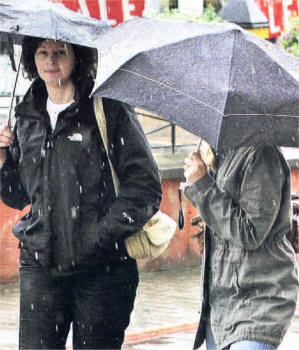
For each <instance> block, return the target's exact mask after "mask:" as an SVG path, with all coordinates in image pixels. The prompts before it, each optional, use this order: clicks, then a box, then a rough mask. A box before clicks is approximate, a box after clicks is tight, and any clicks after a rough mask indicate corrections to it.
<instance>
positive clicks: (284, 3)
mask: <svg viewBox="0 0 299 350" xmlns="http://www.w3.org/2000/svg"><path fill="white" fill-rule="evenodd" d="M254 1H255V2H256V4H257V5H258V6H259V8H260V9H261V10H262V12H263V13H264V14H265V15H266V17H267V18H268V21H269V34H270V35H269V37H270V38H276V37H277V36H279V35H280V33H281V31H282V30H283V29H284V27H285V26H286V25H287V24H288V22H289V18H290V17H291V16H294V15H295V16H297V15H298V13H299V11H298V10H299V0H254Z"/></svg>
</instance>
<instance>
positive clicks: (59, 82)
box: [58, 78, 61, 86]
mask: <svg viewBox="0 0 299 350" xmlns="http://www.w3.org/2000/svg"><path fill="white" fill-rule="evenodd" d="M58 85H59V86H61V79H60V78H59V79H58Z"/></svg>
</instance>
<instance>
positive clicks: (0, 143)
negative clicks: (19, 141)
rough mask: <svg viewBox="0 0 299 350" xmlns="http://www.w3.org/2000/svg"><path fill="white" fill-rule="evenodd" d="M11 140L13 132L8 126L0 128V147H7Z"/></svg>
mask: <svg viewBox="0 0 299 350" xmlns="http://www.w3.org/2000/svg"><path fill="white" fill-rule="evenodd" d="M12 142H13V134H12V133H11V131H10V129H9V127H8V126H5V127H4V128H3V129H1V130H0V147H9V146H10V145H11V144H12Z"/></svg>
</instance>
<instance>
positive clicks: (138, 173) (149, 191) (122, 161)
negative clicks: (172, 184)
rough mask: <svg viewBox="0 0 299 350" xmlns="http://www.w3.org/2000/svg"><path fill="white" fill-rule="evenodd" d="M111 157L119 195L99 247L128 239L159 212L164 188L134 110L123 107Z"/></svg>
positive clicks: (103, 224) (102, 226)
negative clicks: (117, 181)
mask: <svg viewBox="0 0 299 350" xmlns="http://www.w3.org/2000/svg"><path fill="white" fill-rule="evenodd" d="M117 119H118V123H117V127H116V128H115V133H114V137H113V141H112V142H110V146H109V155H110V159H111V160H113V161H112V163H113V166H114V168H115V171H116V173H117V176H118V179H119V195H118V197H117V198H115V200H114V201H113V202H112V204H111V206H110V207H109V209H108V212H107V213H106V215H105V216H104V217H102V218H101V219H100V221H99V235H100V245H101V246H105V245H106V244H109V243H112V242H117V241H118V240H122V239H126V238H127V237H129V236H130V235H132V234H133V233H135V232H137V231H138V230H139V229H140V228H142V227H143V225H144V224H145V223H146V222H147V221H148V220H149V219H150V218H151V217H152V216H153V215H154V214H155V213H156V212H157V211H158V209H159V207H160V202H161V198H162V186H161V181H160V176H159V172H158V167H157V165H156V163H155V160H154V158H153V155H152V152H151V149H150V146H149V144H148V141H147V139H146V137H145V135H144V133H143V130H142V128H141V125H140V124H139V121H138V119H137V116H136V114H135V111H134V110H133V108H131V107H130V106H128V105H126V104H120V107H119V112H118V116H117Z"/></svg>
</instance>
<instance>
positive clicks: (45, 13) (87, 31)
mask: <svg viewBox="0 0 299 350" xmlns="http://www.w3.org/2000/svg"><path fill="white" fill-rule="evenodd" d="M108 29H110V26H109V25H108V24H107V23H105V22H103V21H100V20H97V19H95V18H91V17H86V16H83V15H82V14H80V13H77V12H74V11H71V10H69V9H67V8H66V7H64V6H63V5H61V4H54V3H52V2H50V1H40V0H4V1H1V3H0V41H8V42H11V41H13V43H14V44H21V42H22V38H23V36H26V35H29V36H34V37H41V38H45V39H54V40H61V41H65V42H69V43H72V44H77V45H83V46H88V47H95V41H96V40H97V38H98V37H99V34H101V33H102V32H103V31H105V30H108Z"/></svg>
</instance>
